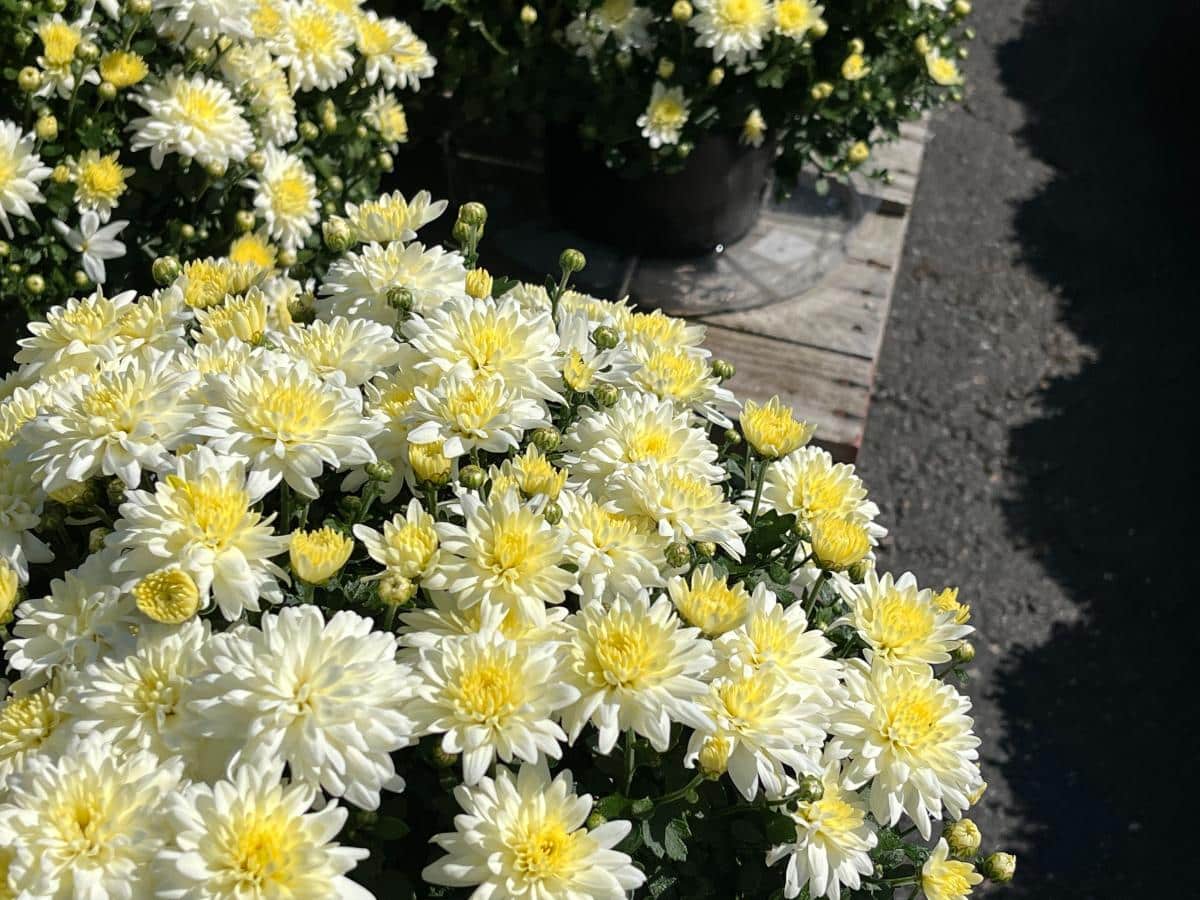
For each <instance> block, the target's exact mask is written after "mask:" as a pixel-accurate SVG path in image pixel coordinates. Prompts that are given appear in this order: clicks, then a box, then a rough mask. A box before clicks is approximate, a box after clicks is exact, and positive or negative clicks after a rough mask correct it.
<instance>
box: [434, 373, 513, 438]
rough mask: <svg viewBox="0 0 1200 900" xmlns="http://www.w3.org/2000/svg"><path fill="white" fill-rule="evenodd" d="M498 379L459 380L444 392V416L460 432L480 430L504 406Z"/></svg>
mask: <svg viewBox="0 0 1200 900" xmlns="http://www.w3.org/2000/svg"><path fill="white" fill-rule="evenodd" d="M503 401H504V397H503V391H502V388H501V386H500V383H499V382H498V381H490V382H489V381H460V382H457V383H456V384H454V385H453V386H452V387H451V388H450V390H448V391H447V392H446V400H445V413H446V418H447V419H449V420H450V421H451V422H453V423H454V426H455V428H456V429H457V430H458V431H459V432H461V433H474V432H480V431H482V430H483V429H484V428H485V427H486V426H487V425H488V424H489V423H490V422H491V421H492V420H493V419H495V418H496V416H498V415H499V414H500V413H501V412H502V411H503V410H504V407H505V404H504V402H503Z"/></svg>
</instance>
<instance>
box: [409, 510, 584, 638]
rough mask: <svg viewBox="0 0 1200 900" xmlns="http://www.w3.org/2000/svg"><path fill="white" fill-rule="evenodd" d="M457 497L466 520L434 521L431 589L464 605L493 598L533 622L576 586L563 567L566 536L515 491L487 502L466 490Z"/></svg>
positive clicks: (538, 619)
mask: <svg viewBox="0 0 1200 900" xmlns="http://www.w3.org/2000/svg"><path fill="white" fill-rule="evenodd" d="M460 502H461V504H462V513H463V517H464V518H465V519H466V522H465V524H464V525H461V526H460V525H455V524H453V523H451V522H439V523H438V526H437V529H438V535H439V537H440V538H441V541H442V561H441V565H440V567H439V568H438V570H437V571H436V572H435V573H433V575H432V576H431V577H430V578H429V580H428V581H427V585H428V586H429V587H430V588H433V589H435V590H444V591H448V592H450V593H451V594H454V595H456V596H457V598H458V601H459V603H460V604H461V605H462V606H463V607H471V606H474V605H475V604H477V603H496V604H499V605H500V606H501V607H502V608H503V609H504V610H505V611H508V610H516V611H517V612H518V614H519V615H520V616H521V617H522V618H524V619H526V620H528V621H531V622H539V621H541V619H542V616H543V615H544V613H545V607H546V606H553V605H555V604H557V603H562V602H563V600H564V599H565V598H566V592H567V591H569V590H575V586H576V582H575V576H574V575H572V574H571V573H570V572H568V571H567V570H566V569H564V568H563V564H564V563H566V562H567V556H566V548H565V541H566V535H565V534H564V533H563V532H562V529H559V528H554V527H552V526H551V525H550V524H549V523H548V522H547V521H546V519H545V517H544V516H542V515H541V513H540V511H539V510H537V509H536V508H535V507H534V506H532V505H530V504H523V503H522V502H521V500H520V497H519V496H518V494H517V492H516V491H514V490H510V491H505V492H503V493H501V494H492V495H491V496H490V497H489V498H488V500H487V502H486V503H485V502H484V501H482V500H480V499H479V497H478V496H477V495H475V494H472V493H465V494H463V495H462V497H461V498H460Z"/></svg>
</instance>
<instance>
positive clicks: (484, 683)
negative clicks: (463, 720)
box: [453, 657, 522, 721]
mask: <svg viewBox="0 0 1200 900" xmlns="http://www.w3.org/2000/svg"><path fill="white" fill-rule="evenodd" d="M453 695H454V700H455V705H456V707H457V709H458V711H459V714H460V715H465V716H468V717H470V718H472V719H475V720H478V721H494V720H496V719H502V718H504V717H505V716H508V715H510V714H511V713H512V712H514V711H515V710H516V709H518V708H519V707H520V705H521V700H522V697H521V685H520V680H519V673H517V672H514V671H513V667H512V666H510V665H507V664H506V662H505V661H504V660H497V659H492V658H490V657H484V658H483V659H481V660H479V661H478V662H476V663H475V664H474V665H472V666H471V667H469V668H468V669H466V670H465V671H463V672H462V673H461V674H460V675H459V677H458V683H457V685H456V686H455V688H454V689H453Z"/></svg>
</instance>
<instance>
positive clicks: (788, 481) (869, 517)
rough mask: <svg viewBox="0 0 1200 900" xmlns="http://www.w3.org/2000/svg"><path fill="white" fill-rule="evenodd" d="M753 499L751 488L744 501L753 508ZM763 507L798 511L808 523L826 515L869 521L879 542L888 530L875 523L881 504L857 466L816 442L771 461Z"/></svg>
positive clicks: (791, 512) (871, 532)
mask: <svg viewBox="0 0 1200 900" xmlns="http://www.w3.org/2000/svg"><path fill="white" fill-rule="evenodd" d="M752 503H753V493H752V492H749V491H748V492H747V494H746V496H745V497H744V498H743V499H742V505H743V506H744V507H745V508H746V509H749V508H750V506H751V504H752ZM759 508H760V509H764V510H766V509H770V510H774V511H775V512H777V513H779V514H780V515H781V516H786V515H794V516H795V517H796V518H797V520H799V521H800V522H806V523H811V522H813V521H814V520H816V519H819V518H821V517H822V516H833V517H835V518H838V519H851V520H853V521H855V522H858V523H859V524H861V525H865V526H866V527H867V533H868V534H869V535H870V536H871V538H872V540H873V541H875V542H878V540H879V539H880V538H882V537H883V536H884V535H885V534H887V531H886V529H884V528H883V527H882V526H881V525H877V524H875V517H876V516H878V515H879V507H878V506H876V505H875V504H874V503H873V502H872V501H870V500H868V499H867V489H866V488H865V487H864V486H863V483H862V479H860V478H859V477H858V476H857V475H856V474H854V466H852V465H849V464H848V463H835V462H834V461H833V457H832V456H830V455H829V452H828V451H827V450H822V449H821V448H820V447H814V446H812V445H809V446H806V447H801V448H800V449H799V450H797V451H796V452H794V453H789V454H788V455H787V456H785V457H783V459H779V460H776V461H775V462H774V463H772V464H771V466H770V467H769V468H768V469H767V475H766V478H765V479H764V481H763V492H762V501H761V504H760V507H759Z"/></svg>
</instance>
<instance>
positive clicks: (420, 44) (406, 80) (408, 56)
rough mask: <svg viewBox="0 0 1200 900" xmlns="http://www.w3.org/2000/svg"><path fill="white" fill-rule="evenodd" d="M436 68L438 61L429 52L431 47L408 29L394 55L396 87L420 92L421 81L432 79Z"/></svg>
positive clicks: (393, 64)
mask: <svg viewBox="0 0 1200 900" xmlns="http://www.w3.org/2000/svg"><path fill="white" fill-rule="evenodd" d="M404 27H406V28H407V27H408V26H404ZM436 66H437V60H436V59H434V57H433V54H431V53H430V52H429V46H428V45H427V44H426V43H425V42H424V41H423V40H421V39H420V38H419V37H417V35H416V33H415V32H414V31H413V30H412V29H411V28H408V34H407V36H406V37H405V39H404V40H403V41H401V42H400V46H399V47H398V48H397V49H396V50H394V51H393V53H392V67H393V69H394V71H395V73H396V87H398V88H401V89H404V88H409V89H411V90H414V91H416V90H420V88H421V79H423V78H432V77H433V70H434V68H435V67H436Z"/></svg>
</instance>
